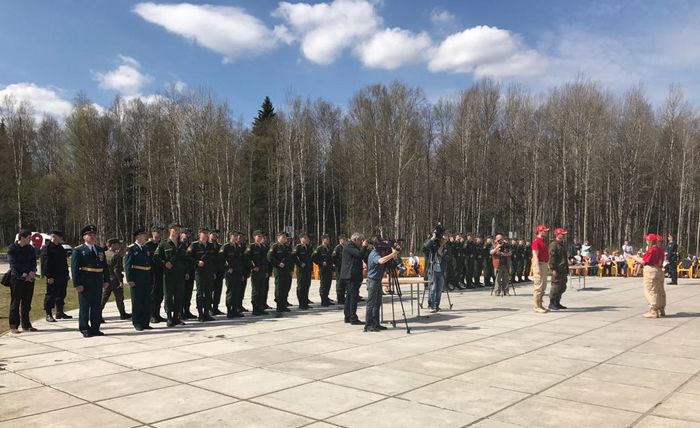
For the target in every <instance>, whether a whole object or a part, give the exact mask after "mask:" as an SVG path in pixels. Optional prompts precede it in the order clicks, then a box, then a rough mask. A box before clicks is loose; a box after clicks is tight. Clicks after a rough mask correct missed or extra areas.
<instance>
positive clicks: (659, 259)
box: [634, 233, 666, 318]
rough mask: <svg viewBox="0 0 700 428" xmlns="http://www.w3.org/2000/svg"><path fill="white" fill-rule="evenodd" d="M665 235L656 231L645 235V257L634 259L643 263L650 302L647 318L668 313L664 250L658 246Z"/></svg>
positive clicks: (645, 285)
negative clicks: (663, 267)
mask: <svg viewBox="0 0 700 428" xmlns="http://www.w3.org/2000/svg"><path fill="white" fill-rule="evenodd" d="M663 239H664V238H663V236H660V235H657V234H655V233H649V234H647V235H644V240H645V241H647V244H648V248H647V252H646V253H645V254H644V256H643V257H639V256H637V257H635V258H634V260H635V261H636V262H637V263H639V264H641V265H643V266H644V268H643V270H642V272H643V275H642V282H643V284H644V296H645V297H646V299H647V302H649V312H647V313H645V314H644V315H643V316H644V317H645V318H660V317H663V316H665V315H666V290H664V271H663V269H662V266H663V263H664V251H663V250H662V249H661V248H660V247H659V246H658V244H659V243H660V242H663Z"/></svg>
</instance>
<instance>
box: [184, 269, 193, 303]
mask: <svg viewBox="0 0 700 428" xmlns="http://www.w3.org/2000/svg"><path fill="white" fill-rule="evenodd" d="M189 275H190V279H186V280H185V294H184V295H183V297H182V311H183V312H189V311H190V305H191V304H192V292H193V291H194V272H190V273H189Z"/></svg>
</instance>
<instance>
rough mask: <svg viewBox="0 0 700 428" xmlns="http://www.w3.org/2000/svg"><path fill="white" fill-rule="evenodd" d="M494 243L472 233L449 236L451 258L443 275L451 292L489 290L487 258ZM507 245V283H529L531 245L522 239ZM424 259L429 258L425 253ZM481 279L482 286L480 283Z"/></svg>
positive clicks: (490, 269) (490, 271)
mask: <svg viewBox="0 0 700 428" xmlns="http://www.w3.org/2000/svg"><path fill="white" fill-rule="evenodd" d="M506 241H508V240H506ZM493 242H494V241H493V237H491V236H487V237H486V238H485V239H482V238H481V237H480V236H474V235H473V234H471V233H467V234H466V235H465V234H463V233H457V234H455V235H454V237H450V245H451V252H452V254H453V257H452V258H451V263H450V265H449V266H448V270H447V274H446V282H447V286H448V287H449V288H450V289H455V288H457V289H472V288H481V287H492V283H491V282H492V281H493V280H494V279H495V272H494V268H493V264H492V262H491V255H490V251H491V248H492V247H493ZM509 246H510V253H511V256H510V261H509V266H508V272H509V273H510V282H511V283H519V282H529V281H530V278H529V274H530V269H531V259H532V251H531V248H530V242H529V241H525V240H523V239H513V240H512V242H509ZM426 257H428V255H427V253H426ZM426 265H427V263H426ZM426 275H427V272H426ZM482 276H483V278H484V282H483V283H482V282H481V277H482Z"/></svg>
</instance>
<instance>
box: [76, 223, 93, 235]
mask: <svg viewBox="0 0 700 428" xmlns="http://www.w3.org/2000/svg"><path fill="white" fill-rule="evenodd" d="M88 233H97V227H95V225H94V224H88V225H87V226H84V227H83V228H82V229H80V236H85V235H87V234H88Z"/></svg>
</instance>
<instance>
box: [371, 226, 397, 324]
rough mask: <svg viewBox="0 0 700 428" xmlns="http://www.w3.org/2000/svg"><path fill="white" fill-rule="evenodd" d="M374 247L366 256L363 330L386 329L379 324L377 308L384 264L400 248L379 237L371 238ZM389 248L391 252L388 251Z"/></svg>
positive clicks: (379, 304) (394, 257)
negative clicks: (365, 295)
mask: <svg viewBox="0 0 700 428" xmlns="http://www.w3.org/2000/svg"><path fill="white" fill-rule="evenodd" d="M373 242H374V243H375V248H374V249H373V250H372V252H371V253H369V257H368V258H367V307H366V308H365V309H366V310H365V330H364V331H365V332H370V331H381V330H386V327H384V326H382V325H380V324H379V308H381V306H382V278H383V277H384V267H385V266H384V265H385V264H386V263H387V262H389V261H390V260H393V259H396V258H397V257H398V256H399V252H400V249H399V248H397V247H396V246H394V247H389V245H388V243H387V242H385V241H382V239H381V237H377V238H375V239H374V240H373ZM389 248H391V252H390V253H389Z"/></svg>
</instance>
